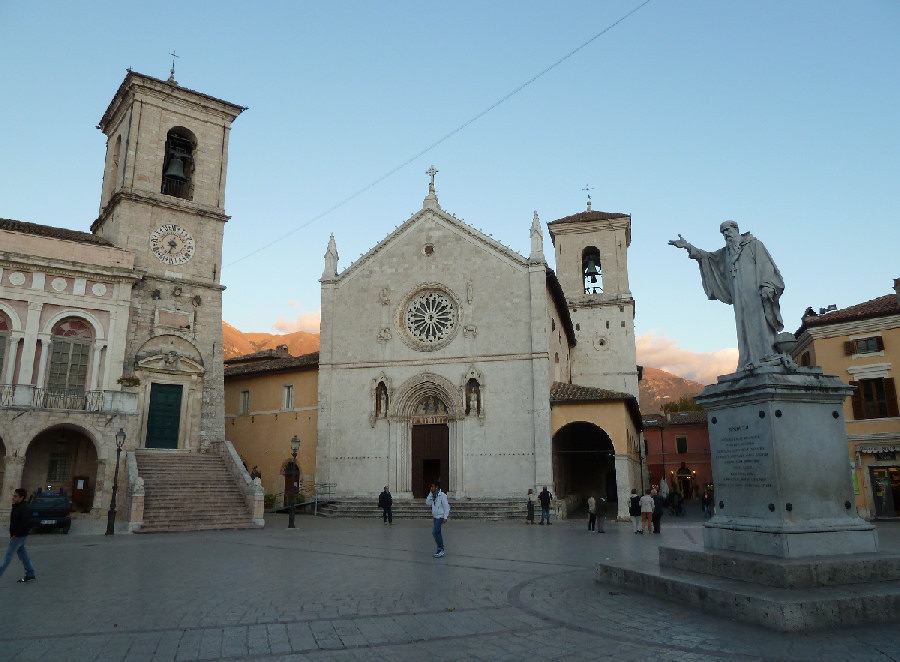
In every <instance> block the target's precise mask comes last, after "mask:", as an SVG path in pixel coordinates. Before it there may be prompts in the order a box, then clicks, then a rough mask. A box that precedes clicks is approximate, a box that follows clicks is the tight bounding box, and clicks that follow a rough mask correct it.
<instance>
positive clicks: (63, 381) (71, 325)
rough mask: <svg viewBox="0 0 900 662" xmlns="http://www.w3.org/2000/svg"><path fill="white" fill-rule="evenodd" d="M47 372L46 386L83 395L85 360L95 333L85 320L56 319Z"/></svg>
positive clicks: (87, 357) (88, 355)
mask: <svg viewBox="0 0 900 662" xmlns="http://www.w3.org/2000/svg"><path fill="white" fill-rule="evenodd" d="M51 335H52V336H53V339H52V344H51V347H50V374H49V376H48V378H47V388H48V389H49V390H53V391H67V392H73V393H78V394H82V393H84V391H85V385H86V383H87V373H88V362H89V361H90V356H91V345H92V343H93V340H94V334H93V332H92V330H91V326H90V325H89V324H88V323H87V322H85V321H84V320H80V319H78V318H75V317H68V318H66V319H64V320H61V321H60V322H57V324H56V326H54V327H53V331H52V333H51Z"/></svg>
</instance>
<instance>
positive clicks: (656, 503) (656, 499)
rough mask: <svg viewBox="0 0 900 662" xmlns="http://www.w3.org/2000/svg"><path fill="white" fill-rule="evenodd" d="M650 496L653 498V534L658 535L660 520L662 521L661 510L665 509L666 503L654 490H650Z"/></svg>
mask: <svg viewBox="0 0 900 662" xmlns="http://www.w3.org/2000/svg"><path fill="white" fill-rule="evenodd" d="M650 496H651V497H653V533H659V532H660V527H659V524H660V520H662V514H663V508H665V507H666V501H665V499H663V498H662V497H661V496H660V495H659V494H658V493H657V492H656V490H652V491H651V492H650Z"/></svg>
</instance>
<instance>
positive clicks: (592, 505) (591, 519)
mask: <svg viewBox="0 0 900 662" xmlns="http://www.w3.org/2000/svg"><path fill="white" fill-rule="evenodd" d="M587 506H588V533H592V532H593V531H594V524H596V523H597V500H596V499H595V498H594V495H593V494H592V495H591V496H589V497H588V500H587Z"/></svg>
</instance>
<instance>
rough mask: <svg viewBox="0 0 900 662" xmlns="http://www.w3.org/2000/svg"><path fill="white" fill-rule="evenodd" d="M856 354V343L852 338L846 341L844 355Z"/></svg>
mask: <svg viewBox="0 0 900 662" xmlns="http://www.w3.org/2000/svg"><path fill="white" fill-rule="evenodd" d="M854 354H856V343H855V342H853V341H852V340H846V341H844V356H853V355H854Z"/></svg>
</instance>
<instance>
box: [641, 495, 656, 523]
mask: <svg viewBox="0 0 900 662" xmlns="http://www.w3.org/2000/svg"><path fill="white" fill-rule="evenodd" d="M640 503H641V533H643V532H644V529H647V530H648V531H649V532H650V533H653V497H652V496H650V490H649V489H648V490H647V491H646V492H645V493H644V496H642V497H641V502H640Z"/></svg>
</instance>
